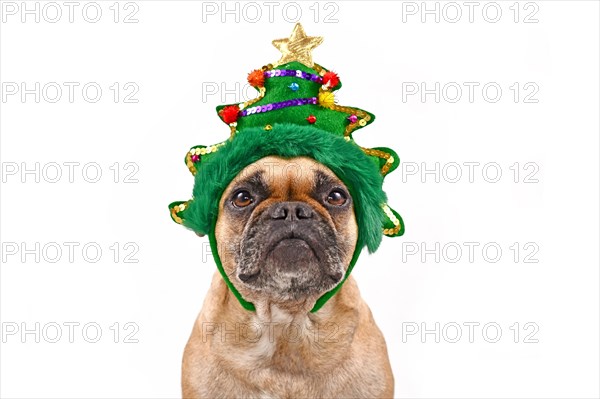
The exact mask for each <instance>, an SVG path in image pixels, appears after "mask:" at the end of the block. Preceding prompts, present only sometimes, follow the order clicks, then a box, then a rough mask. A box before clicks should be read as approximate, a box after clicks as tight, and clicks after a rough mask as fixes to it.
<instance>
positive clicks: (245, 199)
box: [231, 190, 254, 208]
mask: <svg viewBox="0 0 600 399" xmlns="http://www.w3.org/2000/svg"><path fill="white" fill-rule="evenodd" d="M231 202H232V203H233V205H235V206H237V207H238V208H244V207H246V206H248V205H250V204H251V203H252V202H254V199H253V198H252V196H251V195H250V193H249V192H248V191H246V190H242V191H238V192H237V193H235V194H234V196H233V199H232V201H231Z"/></svg>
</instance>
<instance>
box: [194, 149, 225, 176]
mask: <svg viewBox="0 0 600 399" xmlns="http://www.w3.org/2000/svg"><path fill="white" fill-rule="evenodd" d="M224 145H225V141H224V142H221V143H219V144H215V145H209V146H207V147H194V148H192V149H190V150H189V151H188V152H187V154H185V164H186V166H187V167H188V169H189V170H190V172H191V173H192V175H194V176H196V173H198V169H197V168H196V165H195V164H194V162H192V155H200V156H201V157H202V156H203V155H206V154H210V153H212V152H217V151H218V150H219V148H221V147H223V146H224Z"/></svg>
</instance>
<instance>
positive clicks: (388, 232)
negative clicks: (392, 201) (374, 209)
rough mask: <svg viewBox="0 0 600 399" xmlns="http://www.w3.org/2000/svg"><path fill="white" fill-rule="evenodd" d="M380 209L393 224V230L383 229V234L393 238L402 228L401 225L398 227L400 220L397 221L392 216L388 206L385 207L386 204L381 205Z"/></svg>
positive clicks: (392, 213) (394, 216)
mask: <svg viewBox="0 0 600 399" xmlns="http://www.w3.org/2000/svg"><path fill="white" fill-rule="evenodd" d="M381 208H382V209H383V212H385V215H386V216H387V217H388V219H389V220H390V221H391V222H392V223H394V228H393V229H383V234H385V235H386V236H394V235H396V234H398V232H399V231H400V229H401V228H402V225H400V220H398V218H397V217H396V215H394V212H392V210H391V209H390V207H389V206H387V204H383V205H381Z"/></svg>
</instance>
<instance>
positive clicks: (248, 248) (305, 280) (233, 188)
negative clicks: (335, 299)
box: [215, 156, 358, 303]
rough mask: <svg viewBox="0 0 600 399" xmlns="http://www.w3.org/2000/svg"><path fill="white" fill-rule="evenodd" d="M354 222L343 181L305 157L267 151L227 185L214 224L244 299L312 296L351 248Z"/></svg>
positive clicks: (337, 275)
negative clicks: (287, 157) (271, 153)
mask: <svg viewBox="0 0 600 399" xmlns="http://www.w3.org/2000/svg"><path fill="white" fill-rule="evenodd" d="M357 234H358V230H357V225H356V219H355V216H354V207H353V203H352V198H351V197H350V193H349V192H348V189H347V188H346V186H345V185H344V184H343V183H342V182H341V181H340V180H339V179H338V178H337V177H336V176H335V175H334V174H333V172H331V170H329V169H328V168H327V167H325V166H323V165H322V164H319V163H317V162H315V161H314V160H312V159H310V158H305V157H298V158H292V159H283V158H279V157H274V156H270V157H266V158H263V159H261V160H259V161H257V162H255V163H253V164H251V165H249V166H248V167H246V168H245V169H244V170H243V171H242V172H241V173H240V174H239V175H238V176H237V177H236V178H235V179H234V180H233V181H232V182H231V183H230V184H229V186H228V187H227V189H226V190H225V192H224V193H223V196H222V198H221V202H220V204H219V217H218V220H217V224H216V230H215V236H216V239H217V244H218V250H219V256H220V258H221V262H222V264H223V268H224V269H225V272H226V273H227V274H228V276H229V278H230V280H231V281H232V283H233V284H234V285H235V286H236V288H237V289H238V290H239V291H240V292H241V293H242V295H243V296H244V297H245V298H246V299H248V300H250V301H255V300H260V299H267V300H269V301H273V302H280V303H281V302H290V301H306V300H310V299H316V298H317V297H319V296H320V295H322V294H323V293H325V292H327V291H329V290H331V289H332V288H333V287H335V286H336V285H337V284H338V283H340V281H341V280H342V278H343V277H344V274H345V272H346V269H347V267H348V265H349V263H350V260H351V258H352V254H353V253H354V248H355V246H356V240H357Z"/></svg>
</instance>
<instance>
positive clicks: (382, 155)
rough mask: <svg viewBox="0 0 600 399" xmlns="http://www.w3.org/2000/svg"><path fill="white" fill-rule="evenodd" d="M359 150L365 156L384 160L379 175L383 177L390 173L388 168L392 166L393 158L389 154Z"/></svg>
mask: <svg viewBox="0 0 600 399" xmlns="http://www.w3.org/2000/svg"><path fill="white" fill-rule="evenodd" d="M360 148H361V149H362V150H363V151H364V152H365V154H367V155H373V156H376V157H377V158H382V159H385V163H384V164H383V166H382V167H381V174H382V175H383V176H385V175H387V173H388V172H389V171H390V168H391V167H392V165H393V164H394V157H393V156H392V155H391V154H389V153H387V152H385V151H381V150H374V149H372V148H364V147H360Z"/></svg>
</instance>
